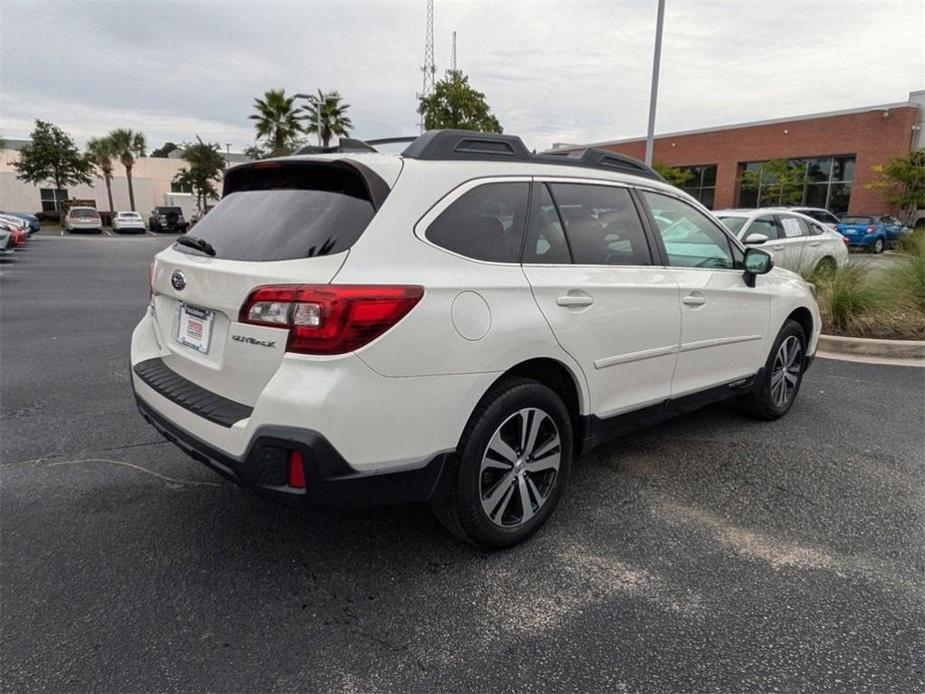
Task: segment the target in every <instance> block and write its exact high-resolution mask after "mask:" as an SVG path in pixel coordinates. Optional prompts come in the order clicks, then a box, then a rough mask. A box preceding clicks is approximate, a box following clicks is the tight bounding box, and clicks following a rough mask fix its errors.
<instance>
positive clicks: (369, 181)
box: [222, 148, 392, 210]
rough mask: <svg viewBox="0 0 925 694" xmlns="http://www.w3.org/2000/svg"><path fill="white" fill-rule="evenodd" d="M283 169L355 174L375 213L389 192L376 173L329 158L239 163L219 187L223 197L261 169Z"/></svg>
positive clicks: (351, 162)
mask: <svg viewBox="0 0 925 694" xmlns="http://www.w3.org/2000/svg"><path fill="white" fill-rule="evenodd" d="M303 149H304V148H303ZM319 149H320V148H319ZM300 152H301V150H300ZM285 168H314V169H333V170H339V171H344V170H346V171H349V172H351V173H353V174H356V176H357V177H358V178H359V179H360V180H362V181H363V185H364V187H365V188H366V193H367V195H368V196H369V200H370V202H371V203H372V204H373V208H375V209H376V210H378V209H379V208H380V207H382V204H383V203H384V202H385V199H386V198H387V197H388V196H389V193H390V192H391V190H392V189H391V188H389V184H388V183H386V182H385V181H384V180H383V179H382V177H381V176H380V175H379V174H377V173H376V172H375V171H373V170H372V169H371V168H369V167H368V166H366V165H364V164H362V163H360V162H358V161H356V160H354V159H332V160H327V161H326V160H319V159H304V160H298V159H265V160H260V161H251V162H247V163H244V164H238V165H237V166H235V167H233V168H231V169H228V171H227V172H226V173H225V180H224V182H223V184H222V197H225V196H226V195H230V194H231V193H234V192H236V191H239V190H246V189H247V187H248V186H247V184H248V182H249V181H252V180H253V179H254V178H255V177H256V176H259V172H260V171H262V170H267V169H270V170H274V169H276V170H278V169H285Z"/></svg>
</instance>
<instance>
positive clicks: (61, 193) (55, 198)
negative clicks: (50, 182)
mask: <svg viewBox="0 0 925 694" xmlns="http://www.w3.org/2000/svg"><path fill="white" fill-rule="evenodd" d="M39 195H40V196H41V199H42V212H54V211H55V210H57V209H58V206H59V205H60V204H61V203H63V202H64V201H65V200H67V188H40V189H39Z"/></svg>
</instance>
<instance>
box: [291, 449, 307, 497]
mask: <svg viewBox="0 0 925 694" xmlns="http://www.w3.org/2000/svg"><path fill="white" fill-rule="evenodd" d="M288 484H289V486H290V487H293V488H295V489H305V462H304V461H303V460H302V454H301V453H299V452H298V451H292V452H291V453H290V454H289V480H288Z"/></svg>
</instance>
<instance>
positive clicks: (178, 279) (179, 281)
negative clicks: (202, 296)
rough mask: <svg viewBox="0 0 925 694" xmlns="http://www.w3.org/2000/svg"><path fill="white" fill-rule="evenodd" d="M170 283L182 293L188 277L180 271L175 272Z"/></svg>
mask: <svg viewBox="0 0 925 694" xmlns="http://www.w3.org/2000/svg"><path fill="white" fill-rule="evenodd" d="M170 283H171V284H172V285H173V288H174V289H176V290H177V291H180V290H181V289H183V287H185V286H186V277H185V276H184V275H183V273H182V272H180V271H179V270H174V271H173V274H172V275H171V276H170Z"/></svg>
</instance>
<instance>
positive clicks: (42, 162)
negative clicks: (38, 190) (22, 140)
mask: <svg viewBox="0 0 925 694" xmlns="http://www.w3.org/2000/svg"><path fill="white" fill-rule="evenodd" d="M29 137H30V139H31V142H30V144H28V145H26V146H25V147H23V148H22V150H21V151H20V153H19V161H17V162H15V163H14V164H13V168H14V169H16V172H17V173H16V178H18V179H20V180H21V181H28V182H29V183H32V184H33V185H37V184H39V183H41V182H43V181H52V182H54V184H55V188H59V189H60V188H65V187H67V186H72V185H77V184H78V183H86V184H89V183H91V178H90V172H91V171H92V169H93V165H92V164H91V163H90V161H89V159H88V158H87V157H86V156H85V155H83V154H81V153H80V150H79V149H77V145H75V144H74V140H73V139H72V138H71V136H70V135H68V134H67V133H66V132H64V131H63V130H61V128H59V127H58V126H57V125H55V124H54V123H49V122H47V121H42V120H36V121H35V129H34V130H33V131H32V134H31V135H30V136H29ZM56 200H57V197H56ZM55 208H56V209H55V211H56V212H58V213H60V212H61V210H60V207H59V206H58V203H57V202H56V203H55Z"/></svg>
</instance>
